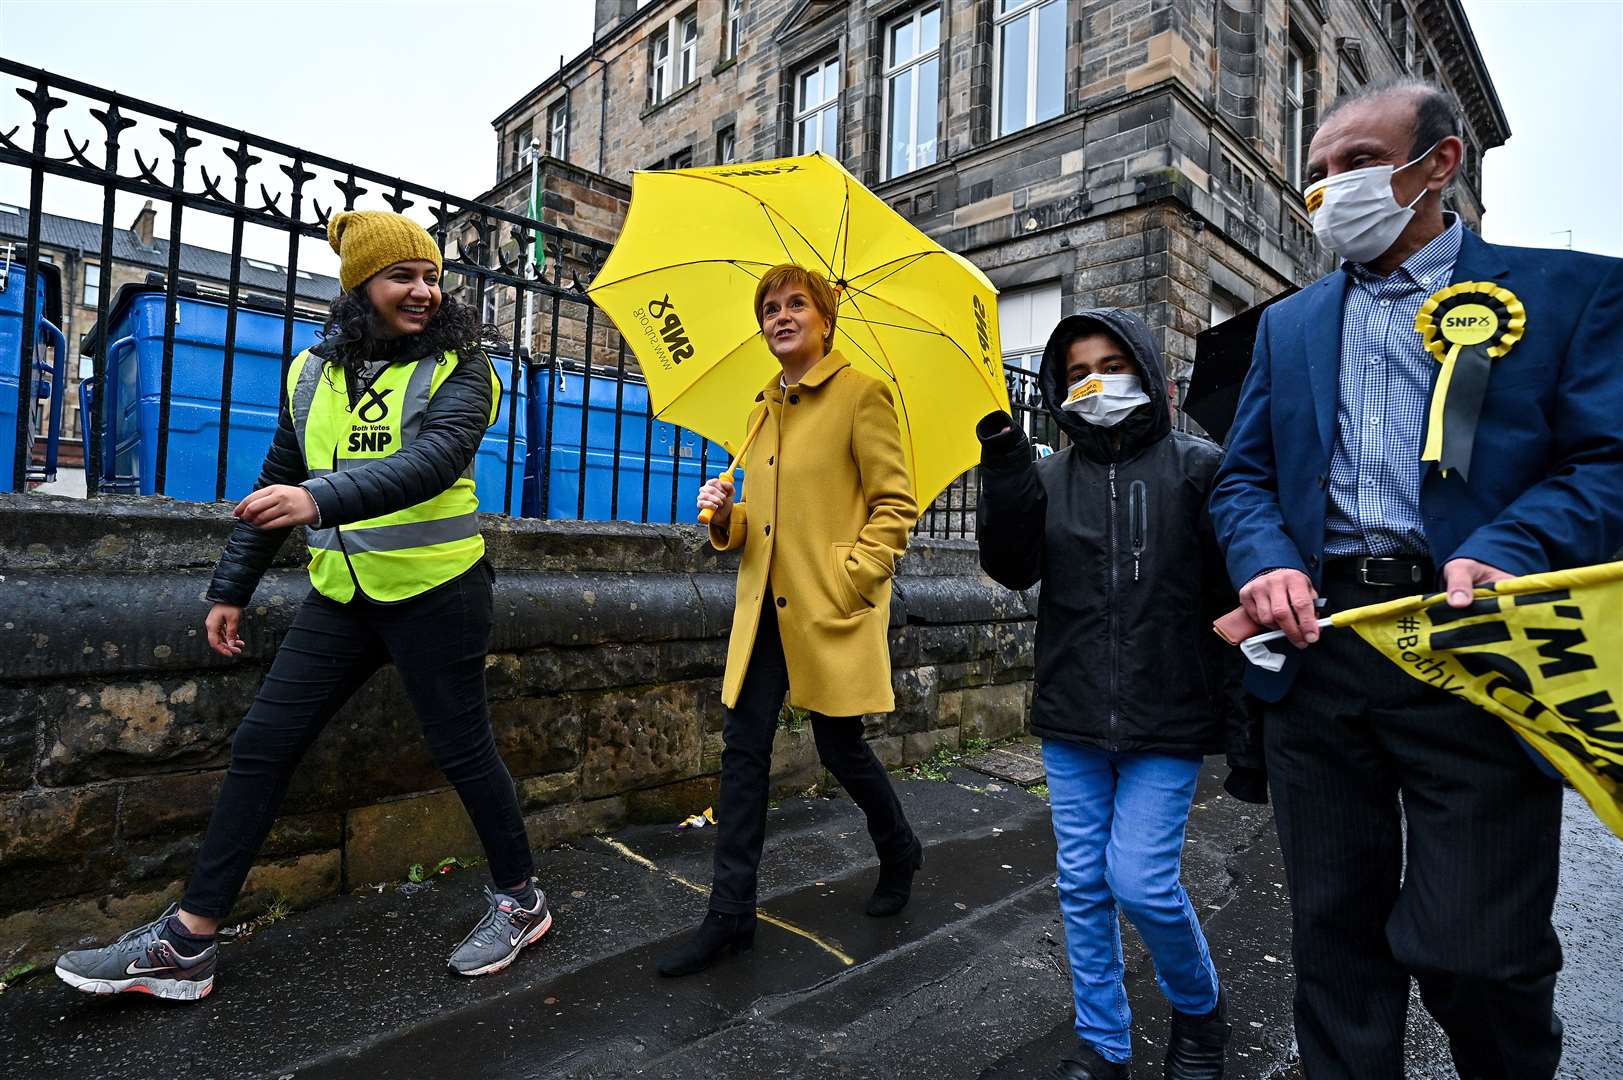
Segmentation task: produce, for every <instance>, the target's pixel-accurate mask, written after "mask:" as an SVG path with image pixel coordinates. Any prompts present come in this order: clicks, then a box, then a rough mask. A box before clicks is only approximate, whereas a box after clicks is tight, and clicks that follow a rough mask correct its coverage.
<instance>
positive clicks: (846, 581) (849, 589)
mask: <svg viewBox="0 0 1623 1080" xmlns="http://www.w3.org/2000/svg"><path fill="white" fill-rule="evenodd" d="M855 548H856V545H855V544H832V545H830V547H829V558H830V560H831V562H832V564H831V566H830V567H829V569H830V570H831V571H832V572H833V574H834V597H835V601H834V602H835V604H836V605H837V606H838V607H839V609H840V614H842V615H845V616H847V617H849V616H852V615H861V614H862V613H863V612H865V611H867V610H869V609H870V608H872V607H873V604H871V603H869V602H868V599H867V598H866V597H864V596H863V595H862V593H861V592H859V591H857V586H856V583H855V582H853V581H852V580H851V571H850V570H849V569H848V568H847V567H846V565H845V562H846V560H847V559H848V558H850V557H851V552H852V550H854V549H855Z"/></svg>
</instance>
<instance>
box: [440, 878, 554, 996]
mask: <svg viewBox="0 0 1623 1080" xmlns="http://www.w3.org/2000/svg"><path fill="white" fill-rule="evenodd" d="M485 898H486V899H487V900H489V901H490V910H489V911H487V912H486V913H485V917H484V918H483V919H480V920H479V925H478V926H475V927H474V928H473V933H471V934H469V935H468V936H467V937H465V938H463V939H462V944H460V945H458V946H457V947H456V951H455V952H453V953H452V954H451V959H450V965H451V970H452V971H454V972H456V973H457V974H458V975H490V974H492V973H494V972H497V971H500V970H501V969H502V968H504V967H506V966H507V965H508V964H511V963H512V962H513V957H515V956H517V955H518V951H519V950H520V949H522V948H524V946H526V945H529V944H532V943H534V942H537V941H540V940H541V935H542V934H545V933H546V932H547V931H548V930H550V929H552V913H551V912H549V911H548V910H547V897H546V894H545V893H543V892H542V891H541V890H540V889H537V890H535V906H534V907H533V908H528V909H525V908H522V907H520V906H519V903H518V901H517V900H515V899H514V898H513V897H511V896H508V895H507V894H506V893H498V892H492V891H491V890H490V889H489V888H486V889H485Z"/></svg>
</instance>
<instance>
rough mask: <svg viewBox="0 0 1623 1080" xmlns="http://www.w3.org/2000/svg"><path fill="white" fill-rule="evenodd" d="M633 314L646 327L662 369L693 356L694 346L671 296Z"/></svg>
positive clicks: (639, 308) (646, 305) (644, 330)
mask: <svg viewBox="0 0 1623 1080" xmlns="http://www.w3.org/2000/svg"><path fill="white" fill-rule="evenodd" d="M631 314H632V315H633V316H634V317H635V318H636V320H637V323H638V324H639V325H640V326H641V327H642V333H643V336H644V337H646V338H647V339H648V344H650V345H652V346H653V348H654V356H655V357H656V358H658V360H659V363H660V366H662V367H664V368H666V369H667V370H669V369H670V368H671V367H674V366H675V365H677V364H680V363H681V362H682V361H684V360H687V359H689V358H691V357H692V356H693V343H692V342H691V341H689V340H688V332H687V330H686V328H684V327H683V326H682V316H681V315H678V314H677V312H676V305H675V304H673V303H671V294H670V293H665V294H664V295H663V296H661V297H660V298H659V299H657V300H650V301H648V303H646V304H643V305H642V306H640V307H638V308H637V309H636V310H635V311H633V312H632V313H631Z"/></svg>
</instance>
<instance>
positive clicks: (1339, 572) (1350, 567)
mask: <svg viewBox="0 0 1623 1080" xmlns="http://www.w3.org/2000/svg"><path fill="white" fill-rule="evenodd" d="M1324 576H1325V578H1326V579H1327V580H1332V581H1353V582H1357V583H1358V584H1360V585H1378V586H1381V587H1383V588H1389V589H1418V590H1420V591H1424V590H1426V589H1429V588H1431V584H1432V582H1433V581H1435V580H1436V578H1437V568H1436V567H1435V566H1433V565H1432V562H1431V560H1430V559H1423V558H1418V557H1416V556H1412V555H1354V556H1352V557H1350V558H1343V559H1333V560H1331V561H1330V562H1327V563H1325V564H1324Z"/></svg>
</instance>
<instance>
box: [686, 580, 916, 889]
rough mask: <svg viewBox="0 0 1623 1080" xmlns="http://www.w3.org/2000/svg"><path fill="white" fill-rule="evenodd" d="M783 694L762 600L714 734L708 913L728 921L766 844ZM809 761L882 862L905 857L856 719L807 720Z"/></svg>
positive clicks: (772, 624)
mask: <svg viewBox="0 0 1623 1080" xmlns="http://www.w3.org/2000/svg"><path fill="white" fill-rule="evenodd" d="M788 691H789V668H788V665H786V664H785V663H784V659H783V639H782V638H781V637H779V635H778V609H777V607H776V606H775V605H774V604H773V602H772V593H771V591H770V590H768V592H767V597H766V603H765V605H763V607H762V609H761V623H760V629H759V630H757V631H756V633H755V647H754V649H753V650H751V652H750V663H749V668H748V670H747V671H745V673H744V685H743V687H742V688H741V689H740V691H739V694H738V704H737V705H736V706H734V707H733V708H731V709H728V710H727V714H726V718H725V720H724V722H723V726H722V741H723V746H722V751H721V796H720V798H719V799H718V800H717V803H718V806H717V811H718V816H717V819H716V851H715V876H714V879H713V884H712V886H711V889H710V908H711V910H712V911H724V912H728V913H730V914H744V913H746V912H751V911H754V910H755V881H756V874H757V872H758V871H759V869H760V866H761V846H762V844H764V843H765V842H766V804H767V790H768V786H769V779H770V773H771V770H772V737H773V736H774V735H775V734H776V733H777V730H778V713H779V712H780V711H781V710H782V708H783V697H784V695H785V694H786V693H788ZM811 718H812V720H811V722H812V735H813V737H814V738H815V739H816V740H817V756H818V757H819V758H821V759H822V762H823V765H824V766H825V767H826V768H827V769H828V771H829V772H831V773H833V774H834V778H835V779H836V780H838V781H839V782H840V786H841V787H843V788H845V790H846V791H847V792H848V793H849V794H850V796H851V798H852V799H853V800H855V802H856V804H857V805H858V806H859V807H861V808H862V812H863V813H864V814H866V815H867V816H868V835H869V836H871V837H873V842H874V848H875V849H876V850H877V851H878V852H879V858H880V860H881V861H882V862H900V861H902V860H904V859H906V858H908V857H909V856H910V855H912V853H913V850H914V848H915V847H916V846H917V844H918V841H917V840H916V839H915V838H914V836H913V830H912V828H911V827H910V826H909V825H908V824H907V817H906V815H904V814H903V813H902V804H901V801H900V800H899V799H897V797H896V789H895V788H893V787H892V786H891V783H890V776H889V774H888V773H886V772H885V767H884V766H883V765H881V764H880V763H879V759H878V758H876V757H875V756H874V752H873V750H872V749H870V748H869V746H868V744H867V742H866V741H865V740H864V739H863V737H862V718H861V717H860V716H824V715H822V714H821V713H812V714H811Z"/></svg>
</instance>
